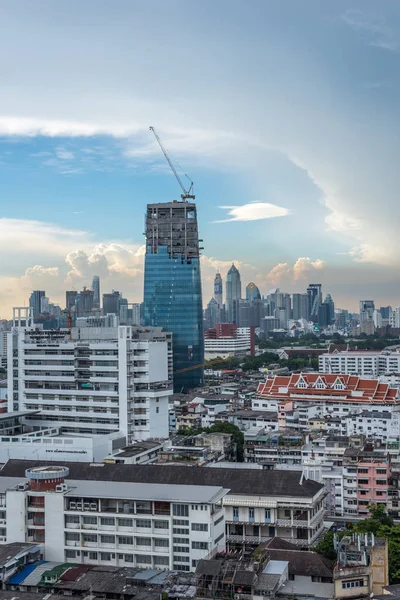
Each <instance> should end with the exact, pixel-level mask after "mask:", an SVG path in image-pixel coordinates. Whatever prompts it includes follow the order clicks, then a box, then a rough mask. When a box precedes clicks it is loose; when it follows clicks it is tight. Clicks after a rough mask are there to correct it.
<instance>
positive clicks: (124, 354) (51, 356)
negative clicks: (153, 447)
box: [8, 315, 172, 443]
mask: <svg viewBox="0 0 400 600" xmlns="http://www.w3.org/2000/svg"><path fill="white" fill-rule="evenodd" d="M8 342H9V343H8V360H9V361H10V364H12V365H13V368H12V369H9V371H8V389H9V394H8V410H9V412H12V411H27V410H28V411H40V414H39V415H36V414H35V415H31V416H29V417H26V422H27V423H29V424H30V426H31V427H32V429H35V428H41V427H43V425H44V424H45V425H47V426H48V427H50V426H52V427H56V428H59V429H60V430H61V431H62V432H63V433H69V434H74V435H75V434H83V435H87V434H89V435H104V434H108V433H111V432H121V433H122V434H123V435H124V436H125V437H126V439H127V442H128V443H130V442H131V441H132V440H144V439H148V438H166V437H168V399H169V396H170V395H171V394H172V384H171V362H170V360H171V356H170V350H169V347H170V336H169V334H167V333H164V332H162V331H161V328H147V329H139V328H135V327H125V326H124V327H110V328H108V327H101V328H96V327H74V328H72V330H71V332H69V331H56V330H50V331H43V330H35V329H33V328H26V327H23V326H22V325H21V321H20V320H18V318H15V315H14V327H13V330H12V331H11V332H10V333H9V339H8Z"/></svg>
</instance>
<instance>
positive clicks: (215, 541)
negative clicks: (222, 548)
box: [214, 533, 225, 544]
mask: <svg viewBox="0 0 400 600" xmlns="http://www.w3.org/2000/svg"><path fill="white" fill-rule="evenodd" d="M224 535H225V534H224V533H221V535H219V536H218V537H217V539H216V540H214V544H218V542H220V541H221V540H222V538H223V537H224Z"/></svg>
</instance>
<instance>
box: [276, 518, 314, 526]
mask: <svg viewBox="0 0 400 600" xmlns="http://www.w3.org/2000/svg"><path fill="white" fill-rule="evenodd" d="M275 524H276V525H277V526H278V527H310V523H309V522H308V521H307V520H303V519H293V521H292V520H291V519H277V520H276V521H275Z"/></svg>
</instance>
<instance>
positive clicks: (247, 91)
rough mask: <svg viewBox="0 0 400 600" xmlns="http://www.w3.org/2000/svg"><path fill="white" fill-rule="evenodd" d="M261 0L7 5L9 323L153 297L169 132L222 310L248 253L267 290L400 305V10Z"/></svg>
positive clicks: (2, 158)
mask: <svg viewBox="0 0 400 600" xmlns="http://www.w3.org/2000/svg"><path fill="white" fill-rule="evenodd" d="M251 4H252V10H249V11H248V12H247V13H246V12H244V11H243V7H242V4H241V3H240V2H236V1H233V2H229V3H228V2H226V1H221V2H219V3H218V4H215V3H211V2H206V3H205V4H204V5H202V6H199V5H197V3H193V2H179V1H176V2H172V3H171V6H168V7H166V6H165V4H164V3H162V2H159V1H156V0H153V1H151V2H149V3H146V6H145V7H141V10H140V11H139V10H138V9H137V8H136V7H135V5H134V4H132V3H130V2H125V1H122V2H121V3H119V17H120V18H118V19H116V18H114V17H115V15H114V7H113V6H112V5H110V4H109V3H107V2H102V3H101V9H98V5H97V4H96V11H95V12H96V21H95V23H93V24H92V26H85V23H89V22H91V19H90V17H91V16H92V15H93V12H94V11H93V8H94V6H95V4H94V3H93V2H91V1H90V0H89V1H88V2H87V3H85V4H84V5H82V4H81V3H79V4H78V3H72V4H71V3H70V4H69V5H68V9H67V8H66V7H65V6H63V5H60V6H57V8H55V7H54V5H53V3H51V2H48V1H46V0H45V1H44V2H42V3H41V5H40V9H34V8H33V7H32V5H31V4H30V3H29V2H27V1H24V0H21V1H20V2H19V3H18V4H15V3H14V4H9V5H8V6H5V7H4V10H3V15H2V26H3V27H2V34H3V35H2V42H1V43H2V44H3V45H4V48H5V51H6V53H7V54H8V53H11V54H12V56H13V68H12V69H11V68H9V67H7V69H6V77H4V78H3V81H7V84H5V83H3V84H1V88H0V89H1V94H0V181H1V185H2V187H1V191H2V198H3V201H2V215H1V218H0V234H1V235H0V239H1V241H2V251H3V255H5V256H7V260H6V261H4V263H3V265H2V269H1V272H0V290H1V291H0V307H1V310H0V315H1V316H2V317H9V316H10V315H11V307H12V306H13V305H21V304H23V301H24V299H26V298H27V297H28V296H29V294H30V292H31V291H32V290H34V289H46V293H47V294H48V295H49V296H50V297H51V298H52V299H53V300H54V301H56V302H60V303H61V299H62V294H61V293H57V291H58V290H61V289H62V290H63V292H64V290H65V289H67V288H71V286H74V287H81V286H82V284H83V282H85V283H86V284H88V283H90V281H91V279H92V277H93V275H94V274H97V275H99V276H100V277H101V280H102V282H103V285H104V288H105V289H109V290H111V289H124V292H125V295H126V296H127V297H128V298H129V299H130V300H131V301H132V302H138V301H140V300H141V299H142V297H143V255H144V247H143V236H142V233H143V222H144V213H145V206H146V204H148V203H152V202H169V201H172V200H173V199H175V198H178V197H179V189H178V188H177V185H176V182H175V180H174V178H173V177H172V175H171V173H170V172H169V170H168V167H167V165H166V164H165V162H164V159H163V157H162V155H161V154H160V151H159V148H158V147H157V145H156V142H155V141H154V139H153V138H152V136H151V133H150V132H149V131H148V126H149V124H151V123H154V125H155V126H157V128H158V129H159V131H160V134H161V136H162V138H163V140H164V141H165V144H166V146H167V147H168V149H170V150H171V152H172V154H173V156H174V157H176V158H177V159H178V162H179V163H181V164H182V169H183V170H184V172H188V173H189V174H190V176H191V178H192V179H193V180H194V181H195V191H196V201H197V204H198V207H199V233H200V235H201V237H202V238H203V239H204V246H205V250H204V256H203V257H202V261H201V262H202V276H203V297H204V304H206V302H208V300H209V299H210V298H211V297H212V295H213V279H214V276H215V273H216V271H217V270H219V271H221V272H223V273H226V271H227V270H228V268H229V265H230V264H232V262H235V264H236V265H237V267H238V268H239V270H240V272H241V277H242V280H243V282H246V283H248V282H251V281H253V282H254V283H255V284H256V285H257V287H258V288H259V289H260V290H261V292H262V293H264V294H265V293H267V292H268V290H269V289H271V288H273V287H277V286H279V287H280V288H281V289H283V290H285V291H288V292H302V291H303V290H304V288H305V287H306V286H307V285H308V283H309V282H310V281H320V282H321V283H322V285H323V286H324V289H326V290H327V291H329V292H330V293H331V294H332V297H333V298H334V299H335V303H336V305H337V306H340V307H345V308H349V309H350V310H353V311H356V310H357V306H358V301H359V299H360V298H363V297H374V298H375V301H376V303H377V304H380V305H385V304H391V305H393V306H397V305H398V304H400V280H399V278H398V277H397V270H398V258H397V257H398V254H399V252H398V242H397V232H396V225H395V223H396V220H397V219H396V217H398V216H400V215H399V214H398V211H399V210H400V209H399V207H398V203H397V189H398V183H399V181H398V178H399V175H398V172H397V171H398V170H397V164H396V156H397V145H398V138H399V136H398V131H397V128H398V124H397V121H398V119H397V105H398V95H399V86H398V83H397V80H396V65H397V62H396V61H397V54H398V51H399V48H400V42H399V40H400V33H399V32H400V8H399V7H398V6H395V5H392V4H390V5H389V4H385V5H382V3H378V2H376V1H371V0H364V1H363V2H361V1H360V0H358V1H357V0H355V1H354V2H352V4H351V5H349V3H348V2H347V1H346V2H345V1H341V0H339V1H338V2H335V3H321V2H317V1H315V0H306V1H305V2H304V3H302V5H301V6H300V5H299V4H298V3H296V2H293V1H290V0H279V2H278V1H277V0H271V1H269V2H268V3H266V2H261V1H259V0H253V2H252V3H251ZM155 13H156V14H157V20H156V23H154V19H153V15H154V14H155ZM56 17H57V18H56ZM55 22H57V23H59V25H57V44H54V43H53V36H54V23H55ZM192 22H196V23H197V24H198V27H196V28H194V29H193V28H189V29H188V28H187V27H186V26H185V24H186V23H192ZM217 22H224V28H223V30H222V31H221V30H219V29H216V28H215V26H214V24H215V23H217ZM16 23H18V27H15V25H16ZM33 23H34V24H35V27H33V26H32V24H33ZM77 23H82V28H78V29H76V25H77ZM150 24H151V26H150ZM175 27H180V30H181V31H182V32H184V35H183V37H182V36H179V37H177V36H176V35H175ZM238 31H240V40H241V43H240V44H239V45H238V44H237V32H238ZM99 32H101V33H103V32H107V44H103V40H104V36H103V35H99ZM149 32H151V33H153V34H154V33H156V34H157V35H154V36H153V37H152V42H151V45H149V41H148V40H149ZM72 35H73V38H74V45H73V47H71V45H70V43H69V40H70V39H71V36H72ZM204 39H206V40H207V44H204ZM49 47H51V52H49ZM66 48H68V52H67V51H66ZM144 49H145V51H142V50H144ZM188 49H189V50H188ZM28 53H29V55H30V56H31V63H30V64H29V65H27V62H26V56H27V54H28ZM344 56H346V60H344V59H343V57H344ZM178 58H179V61H178ZM176 64H180V65H182V68H179V69H176V68H172V65H176ZM32 65H33V66H32ZM127 73H129V74H130V75H129V77H127V76H126V74H127ZM187 73H191V74H194V76H191V77H190V86H188V85H187ZM221 73H224V77H221ZM166 74H167V75H166ZM260 75H261V76H260ZM77 82H79V85H78V88H79V93H76V88H77ZM210 89H212V90H213V94H210V93H209V90H210ZM105 90H107V92H105ZM183 90H184V92H183ZM293 98H295V99H296V100H295V102H294V101H293V100H292V99H293Z"/></svg>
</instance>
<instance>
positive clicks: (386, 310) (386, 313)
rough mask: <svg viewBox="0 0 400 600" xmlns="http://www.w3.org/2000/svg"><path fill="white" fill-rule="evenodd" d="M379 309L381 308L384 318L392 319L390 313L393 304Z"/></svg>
mask: <svg viewBox="0 0 400 600" xmlns="http://www.w3.org/2000/svg"><path fill="white" fill-rule="evenodd" d="M379 310H380V313H381V315H382V319H383V320H385V319H387V320H389V319H390V315H391V314H392V312H393V309H392V307H391V306H381V307H380V309H379Z"/></svg>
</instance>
